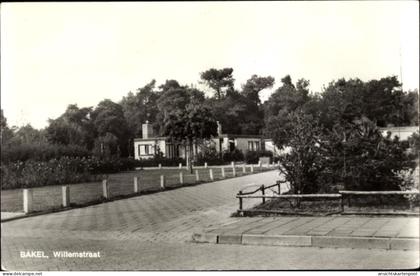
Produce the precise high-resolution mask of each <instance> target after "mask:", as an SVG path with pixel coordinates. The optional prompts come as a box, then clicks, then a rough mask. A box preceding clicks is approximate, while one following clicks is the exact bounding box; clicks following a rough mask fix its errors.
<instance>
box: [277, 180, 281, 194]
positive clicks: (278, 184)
mask: <svg viewBox="0 0 420 276" xmlns="http://www.w3.org/2000/svg"><path fill="white" fill-rule="evenodd" d="M280 185H281V183H280V181H277V186H278V188H279V195H281V186H280Z"/></svg>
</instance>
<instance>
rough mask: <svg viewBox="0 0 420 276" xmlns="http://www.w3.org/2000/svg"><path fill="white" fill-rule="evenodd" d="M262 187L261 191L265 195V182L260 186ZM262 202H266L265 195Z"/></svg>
mask: <svg viewBox="0 0 420 276" xmlns="http://www.w3.org/2000/svg"><path fill="white" fill-rule="evenodd" d="M260 189H261V193H262V195H263V196H265V188H264V184H263V185H261V188H260ZM262 203H265V197H263V198H262Z"/></svg>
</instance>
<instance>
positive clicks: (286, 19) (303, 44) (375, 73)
mask: <svg viewBox="0 0 420 276" xmlns="http://www.w3.org/2000/svg"><path fill="white" fill-rule="evenodd" d="M418 8H419V3H418V2H417V1H336V2H335V1H325V2H306V1H301V2H156V3H153V2H125V3H116V2H90V3H81V2H73V3H2V4H1V6H0V12H1V108H2V109H3V111H4V115H5V116H6V118H7V122H8V125H9V126H12V125H16V126H23V125H26V124H28V123H29V124H31V125H32V126H33V127H35V128H43V127H46V126H47V125H48V119H49V118H52V119H54V118H57V117H58V116H60V115H61V114H62V113H63V112H64V111H65V109H66V107H67V105H69V104H77V105H78V106H79V107H85V106H96V105H97V104H98V103H99V102H100V101H101V100H103V99H111V100H113V101H116V102H118V101H120V100H121V99H122V97H123V96H125V95H127V93H128V92H129V91H132V92H135V91H136V89H137V88H139V87H143V86H144V85H146V84H147V83H149V82H150V81H151V80H152V79H156V81H157V84H158V85H160V84H161V83H163V82H164V81H165V80H167V79H176V80H178V81H179V82H180V83H181V84H185V85H191V84H193V85H195V86H198V87H201V86H200V84H199V76H200V72H203V71H205V70H207V69H210V68H218V69H221V68H225V67H231V68H233V69H234V72H233V76H234V78H235V79H236V83H235V86H236V87H237V88H240V87H241V85H242V84H244V83H245V82H246V80H247V79H248V78H250V77H251V76H252V75H253V74H257V75H259V76H268V75H270V76H273V77H274V78H275V79H276V83H275V85H274V87H273V88H272V89H267V90H265V91H262V92H261V94H260V97H261V98H262V100H266V99H268V98H269V95H270V94H271V93H272V92H273V91H274V90H275V89H276V88H277V87H278V86H279V85H280V79H281V78H282V77H284V76H285V75H288V74H289V75H291V77H292V80H293V81H294V82H295V81H297V80H298V79H300V78H305V79H307V80H309V81H310V84H311V85H310V89H311V91H313V92H319V91H322V87H323V86H324V85H327V84H328V83H329V82H330V81H332V80H336V79H338V78H343V77H344V78H346V79H348V78H356V77H357V78H360V79H362V80H364V81H367V80H371V79H379V78H382V77H386V76H392V75H395V76H397V77H398V78H399V79H400V78H401V76H402V82H403V88H404V90H408V89H418V87H419V9H418ZM400 80H401V79H400Z"/></svg>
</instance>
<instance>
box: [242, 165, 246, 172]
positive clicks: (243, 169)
mask: <svg viewBox="0 0 420 276" xmlns="http://www.w3.org/2000/svg"><path fill="white" fill-rule="evenodd" d="M242 172H243V173H246V165H245V163H244V164H243V165H242Z"/></svg>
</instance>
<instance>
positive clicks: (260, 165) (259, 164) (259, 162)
mask: <svg viewBox="0 0 420 276" xmlns="http://www.w3.org/2000/svg"><path fill="white" fill-rule="evenodd" d="M258 167H260V170H261V169H262V163H261V160H260V161H258Z"/></svg>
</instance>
